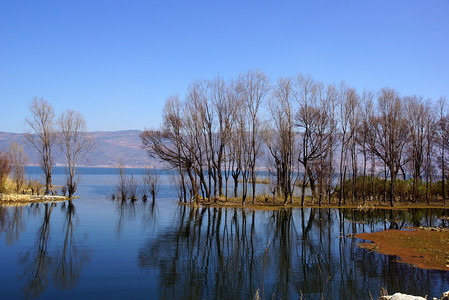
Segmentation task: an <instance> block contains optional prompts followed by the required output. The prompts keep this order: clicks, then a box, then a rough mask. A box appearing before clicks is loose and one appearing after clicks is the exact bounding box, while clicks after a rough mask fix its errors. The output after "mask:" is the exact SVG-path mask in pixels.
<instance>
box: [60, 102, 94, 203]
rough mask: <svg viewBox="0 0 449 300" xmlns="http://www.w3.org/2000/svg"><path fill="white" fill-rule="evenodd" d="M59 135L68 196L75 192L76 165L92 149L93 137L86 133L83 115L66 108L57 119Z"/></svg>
mask: <svg viewBox="0 0 449 300" xmlns="http://www.w3.org/2000/svg"><path fill="white" fill-rule="evenodd" d="M58 125H59V130H60V135H61V143H60V147H61V150H62V153H64V156H65V158H66V163H67V167H66V175H67V183H66V184H67V190H68V192H69V197H72V196H73V194H74V193H75V192H76V188H77V185H78V181H79V176H77V177H75V176H76V175H77V174H76V169H77V167H78V166H79V165H80V164H81V163H82V162H83V161H84V159H85V158H86V155H87V154H88V153H89V152H90V151H91V150H92V148H93V145H94V140H93V138H92V137H91V136H90V135H88V133H87V128H86V122H85V120H84V118H83V116H82V115H81V114H80V113H78V112H75V111H73V110H67V111H66V112H65V113H63V114H62V115H61V116H60V118H59V119H58Z"/></svg>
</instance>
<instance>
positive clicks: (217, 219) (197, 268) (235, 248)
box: [138, 206, 449, 299]
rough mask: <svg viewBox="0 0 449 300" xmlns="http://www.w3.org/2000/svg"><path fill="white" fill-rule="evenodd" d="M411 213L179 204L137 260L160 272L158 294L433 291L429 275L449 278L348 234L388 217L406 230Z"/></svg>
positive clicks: (352, 295) (353, 295)
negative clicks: (400, 260)
mask: <svg viewBox="0 0 449 300" xmlns="http://www.w3.org/2000/svg"><path fill="white" fill-rule="evenodd" d="M413 214H415V216H413ZM416 214H417V212H415V213H412V215H407V214H404V213H401V212H396V211H394V212H392V214H390V212H389V211H387V212H386V214H384V213H383V212H382V211H375V212H373V211H371V212H359V211H356V210H335V209H312V208H307V209H305V208H303V209H282V210H274V211H251V210H242V209H224V208H205V207H202V208H195V207H187V206H181V207H180V208H179V211H178V216H177V218H176V220H177V221H176V223H175V224H174V226H173V227H172V228H171V229H168V230H166V231H164V232H163V233H161V234H159V235H158V236H156V237H155V238H152V239H149V240H148V241H147V242H146V243H145V244H144V245H143V246H142V247H141V249H140V250H139V253H138V264H139V266H140V267H141V268H142V269H146V270H155V269H156V270H157V271H158V272H159V287H160V288H159V294H158V296H159V298H176V299H183V298H208V299H228V298H238V299H240V298H244V299H249V298H253V297H254V296H255V294H256V292H258V294H259V295H260V297H261V298H262V299H264V298H267V299H268V298H273V297H274V298H281V299H285V298H299V297H300V296H301V295H303V294H304V295H306V298H326V299H327V298H330V299H338V298H340V299H367V298H368V299H369V297H370V293H371V294H372V295H374V296H375V295H378V292H379V290H380V287H387V289H388V290H391V291H394V290H396V291H402V292H408V293H411V294H413V293H414V294H422V291H423V290H425V291H429V287H430V289H432V288H434V289H436V288H435V287H432V285H431V284H430V282H429V280H430V278H435V277H437V278H439V279H438V280H440V283H441V284H446V285H449V276H447V274H446V276H441V274H440V271H429V270H420V269H416V268H413V267H411V266H408V265H405V264H401V263H398V262H396V260H395V259H394V258H392V257H389V256H384V255H380V254H377V253H372V252H369V251H366V250H364V249H359V248H358V247H357V245H356V244H357V243H358V242H359V240H358V239H356V238H353V237H352V235H353V234H356V233H358V232H363V231H371V230H376V231H377V230H380V229H383V227H384V226H385V227H387V228H388V227H389V226H391V224H392V223H393V222H389V221H385V220H395V222H396V223H395V224H396V225H397V226H398V227H399V228H405V227H406V226H408V225H410V224H411V223H413V222H414V219H416V218H417V217H416ZM428 215H431V214H428ZM420 216H421V217H419V220H420V221H419V222H421V223H422V222H424V223H426V222H429V221H430V220H427V219H426V217H425V216H426V214H425V213H424V214H422V213H420ZM441 272H442V271H441ZM378 274H382V276H378ZM381 278H384V279H381ZM429 292H431V291H429ZM438 293H440V291H436V292H435V294H438Z"/></svg>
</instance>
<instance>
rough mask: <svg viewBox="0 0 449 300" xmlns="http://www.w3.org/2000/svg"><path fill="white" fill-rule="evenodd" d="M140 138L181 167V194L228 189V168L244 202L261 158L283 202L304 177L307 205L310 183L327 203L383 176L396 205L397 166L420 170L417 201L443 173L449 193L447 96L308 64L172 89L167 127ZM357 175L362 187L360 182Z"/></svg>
mask: <svg viewBox="0 0 449 300" xmlns="http://www.w3.org/2000/svg"><path fill="white" fill-rule="evenodd" d="M141 139H142V143H143V146H144V148H145V149H146V150H147V151H148V153H149V155H150V156H151V157H154V158H157V159H160V160H161V161H163V162H166V163H167V164H168V165H169V166H170V167H171V168H173V169H175V170H177V171H178V173H179V187H180V196H181V199H182V200H183V201H184V202H188V201H190V200H192V199H193V200H194V201H199V199H200V198H203V199H206V198H207V199H209V200H210V199H211V198H214V197H220V196H224V197H226V199H227V198H228V182H229V179H230V178H231V177H232V181H233V187H234V193H233V194H234V195H233V196H234V197H238V196H239V195H238V185H239V183H241V184H242V187H241V194H240V196H241V198H242V204H244V203H245V201H246V200H247V198H248V195H251V197H252V201H253V202H254V201H255V197H256V181H257V180H256V170H259V169H263V168H266V169H268V170H269V171H270V174H272V184H271V185H270V186H272V193H273V195H274V194H277V195H282V198H283V201H284V204H286V203H288V202H289V201H290V202H292V201H293V195H294V191H295V188H296V187H298V186H299V188H300V192H301V205H303V204H304V200H305V194H306V188H307V187H310V190H311V195H312V201H315V199H317V200H318V201H319V204H320V205H321V203H322V201H329V203H330V202H331V198H334V199H336V200H338V203H339V205H341V204H342V203H345V202H346V201H351V202H352V203H357V202H358V201H361V200H363V202H365V201H366V200H367V198H371V195H372V194H373V193H370V189H372V188H373V186H372V187H370V186H368V182H374V180H368V179H369V178H370V177H371V178H374V177H382V178H384V183H385V189H384V191H385V195H384V201H388V200H389V203H390V204H391V205H393V202H394V201H395V199H396V195H395V185H396V181H397V180H398V176H400V175H402V179H403V180H406V179H408V178H412V179H413V180H412V183H411V184H412V185H413V192H412V193H411V195H410V198H411V200H412V201H417V200H418V199H417V197H416V195H417V193H416V186H418V184H419V183H421V182H422V181H425V183H426V185H427V192H426V200H427V201H430V200H431V198H432V199H435V197H437V196H438V195H434V194H431V193H430V192H429V191H430V190H431V189H430V185H431V184H432V182H434V181H435V180H436V178H437V177H438V178H441V180H442V190H441V193H440V194H439V196H440V197H442V199H443V200H444V202H445V201H446V194H447V192H446V187H445V180H447V176H448V174H447V173H448V172H447V164H448V161H447V155H446V152H447V151H448V150H449V114H448V110H447V106H446V102H445V99H444V98H443V97H442V98H441V99H439V100H438V103H437V104H433V103H431V102H430V101H429V100H423V98H422V97H419V96H412V97H402V96H400V95H399V94H398V92H397V91H395V90H394V89H391V88H384V89H381V90H380V91H378V92H370V91H363V92H362V93H358V92H357V91H356V90H355V89H354V88H351V87H348V86H347V85H345V84H344V83H342V84H340V85H334V84H328V85H324V84H322V83H321V82H317V81H315V80H314V79H312V78H311V77H310V76H304V75H302V74H299V75H298V76H296V77H294V78H292V77H285V78H279V79H278V80H277V82H276V83H275V84H270V80H269V79H268V77H267V76H266V75H265V74H264V73H262V72H260V71H249V72H247V73H245V74H242V75H240V76H239V77H238V78H237V79H235V80H230V81H224V80H223V79H222V78H220V77H217V78H215V79H213V80H200V81H195V82H193V83H192V84H191V85H190V86H189V88H188V91H187V93H186V97H185V99H184V100H181V99H180V98H179V96H172V97H170V98H168V99H167V101H166V103H165V108H164V111H163V121H162V124H161V128H160V129H159V130H148V129H147V130H145V131H144V132H143V133H142V134H141ZM348 180H349V181H350V182H352V184H350V185H347V184H345V182H348ZM360 180H361V181H362V186H363V188H362V189H358V188H356V186H357V185H356V183H357V181H360ZM387 185H388V188H387ZM249 188H251V194H250V193H249V192H248V190H249ZM345 188H346V189H347V188H349V189H351V190H350V191H349V193H348V191H345ZM387 191H388V192H387ZM347 195H349V197H348V196H347ZM348 198H349V199H348ZM368 200H372V198H371V199H368Z"/></svg>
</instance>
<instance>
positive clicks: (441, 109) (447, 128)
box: [436, 97, 449, 204]
mask: <svg viewBox="0 0 449 300" xmlns="http://www.w3.org/2000/svg"><path fill="white" fill-rule="evenodd" d="M437 120H438V122H437V124H436V142H437V143H438V147H437V149H438V153H437V154H436V155H437V160H438V162H439V166H440V169H441V194H442V197H443V203H444V204H446V176H447V175H446V174H447V172H446V171H447V163H446V159H447V156H446V151H448V150H449V113H448V109H447V102H446V98H444V97H440V98H439V99H438V103H437Z"/></svg>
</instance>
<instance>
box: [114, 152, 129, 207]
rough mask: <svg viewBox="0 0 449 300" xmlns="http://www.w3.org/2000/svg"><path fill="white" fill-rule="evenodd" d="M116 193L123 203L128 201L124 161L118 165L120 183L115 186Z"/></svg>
mask: <svg viewBox="0 0 449 300" xmlns="http://www.w3.org/2000/svg"><path fill="white" fill-rule="evenodd" d="M115 191H116V194H117V195H118V196H120V199H121V200H122V201H126V198H128V180H127V176H126V170H125V166H124V165H123V161H122V160H120V161H119V163H118V181H117V183H116V185H115Z"/></svg>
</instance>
